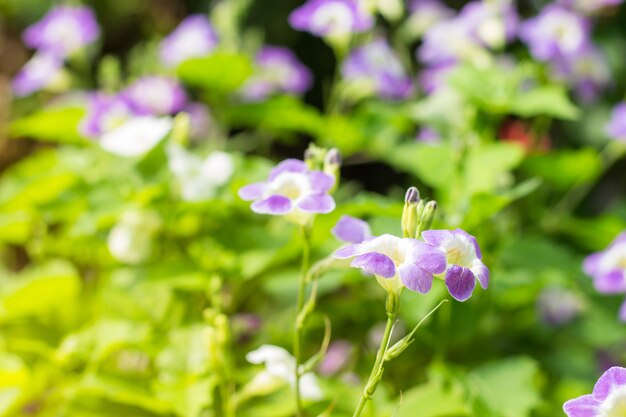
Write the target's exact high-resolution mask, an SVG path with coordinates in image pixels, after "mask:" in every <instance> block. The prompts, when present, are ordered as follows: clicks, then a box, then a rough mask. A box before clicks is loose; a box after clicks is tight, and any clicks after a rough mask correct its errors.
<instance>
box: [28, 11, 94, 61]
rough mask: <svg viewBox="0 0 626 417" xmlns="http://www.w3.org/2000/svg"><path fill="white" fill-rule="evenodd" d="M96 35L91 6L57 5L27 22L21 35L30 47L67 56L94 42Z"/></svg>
mask: <svg viewBox="0 0 626 417" xmlns="http://www.w3.org/2000/svg"><path fill="white" fill-rule="evenodd" d="M98 36H100V28H99V26H98V22H97V21H96V17H95V15H94V13H93V11H92V10H91V9H90V8H88V7H84V6H81V7H73V6H57V7H55V8H53V9H52V10H50V11H49V12H48V13H47V14H46V15H45V16H44V17H43V19H41V20H40V21H39V22H37V23H35V24H34V25H32V26H29V27H28V28H27V29H26V31H24V34H23V35H22V38H23V40H24V43H25V44H26V45H27V46H29V47H31V48H33V49H40V50H43V51H46V52H49V53H53V54H56V55H59V56H66V55H69V54H71V53H72V52H75V51H77V50H78V49H80V48H82V47H84V46H85V45H88V44H90V43H92V42H94V41H95V40H96V39H98Z"/></svg>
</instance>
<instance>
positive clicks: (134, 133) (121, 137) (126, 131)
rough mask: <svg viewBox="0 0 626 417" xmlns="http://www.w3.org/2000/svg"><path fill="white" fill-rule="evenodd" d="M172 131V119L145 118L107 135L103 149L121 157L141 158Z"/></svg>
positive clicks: (103, 140)
mask: <svg viewBox="0 0 626 417" xmlns="http://www.w3.org/2000/svg"><path fill="white" fill-rule="evenodd" d="M171 129H172V119H170V118H165V117H164V118H157V117H152V116H143V117H137V118H134V119H131V120H129V121H127V122H126V123H124V124H123V125H121V126H120V127H118V128H116V129H114V130H112V131H111V132H108V133H105V134H104V135H103V136H102V138H101V139H100V145H101V146H102V148H103V149H105V150H107V151H109V152H111V153H114V154H116V155H120V156H140V155H143V154H145V153H147V152H148V151H150V150H151V149H152V148H154V147H155V146H156V145H157V144H158V143H159V142H160V141H161V140H162V139H163V138H164V137H165V135H167V134H168V133H169V131H170V130H171Z"/></svg>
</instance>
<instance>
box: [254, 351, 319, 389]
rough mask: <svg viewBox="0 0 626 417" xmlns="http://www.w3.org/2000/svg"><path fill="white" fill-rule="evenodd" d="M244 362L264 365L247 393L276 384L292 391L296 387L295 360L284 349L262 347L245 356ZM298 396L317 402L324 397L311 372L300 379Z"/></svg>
mask: <svg viewBox="0 0 626 417" xmlns="http://www.w3.org/2000/svg"><path fill="white" fill-rule="evenodd" d="M246 360H247V361H248V362H250V363H252V364H255V365H261V364H265V369H264V370H263V371H261V372H260V373H259V374H257V375H256V377H255V378H254V380H253V381H252V382H251V383H250V386H248V387H247V390H248V391H249V392H254V391H257V389H255V388H256V387H258V390H267V388H268V386H269V387H271V386H272V385H275V384H276V382H278V383H279V384H280V383H283V384H284V383H285V382H286V383H288V384H289V385H290V386H291V388H292V389H295V386H296V377H295V375H296V359H295V358H294V357H293V356H291V354H289V352H287V351H286V350H285V349H283V348H281V347H280V346H275V345H262V346H261V347H259V348H258V349H257V350H253V351H252V352H249V353H248V354H247V355H246ZM300 396H301V397H302V398H303V399H305V400H310V401H318V400H321V399H322V398H323V397H324V394H323V392H322V389H321V388H320V386H319V383H318V381H317V377H316V376H315V374H314V373H313V372H306V373H304V374H303V375H302V376H301V377H300Z"/></svg>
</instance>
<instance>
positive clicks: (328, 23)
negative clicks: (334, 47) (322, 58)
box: [311, 2, 352, 35]
mask: <svg viewBox="0 0 626 417" xmlns="http://www.w3.org/2000/svg"><path fill="white" fill-rule="evenodd" d="M311 23H312V26H313V27H314V28H316V29H317V30H320V31H324V32H328V34H330V35H340V34H344V33H347V32H349V31H350V28H351V26H352V13H351V11H350V9H349V8H348V6H346V5H345V4H342V3H337V2H335V3H331V4H327V5H326V6H324V7H320V8H319V9H317V10H316V11H315V13H314V14H313V17H312V19H311Z"/></svg>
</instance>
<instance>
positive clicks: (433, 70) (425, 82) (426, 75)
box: [418, 60, 457, 94]
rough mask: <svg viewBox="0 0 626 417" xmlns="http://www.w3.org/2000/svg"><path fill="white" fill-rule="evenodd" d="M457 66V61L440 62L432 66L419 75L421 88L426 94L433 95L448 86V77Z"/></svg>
mask: <svg viewBox="0 0 626 417" xmlns="http://www.w3.org/2000/svg"><path fill="white" fill-rule="evenodd" d="M456 66H457V62H456V61H455V60H448V61H440V62H437V63H436V64H434V65H430V66H428V67H426V68H424V69H422V71H421V72H420V74H419V77H418V81H419V84H420V87H422V90H424V92H425V93H426V94H432V93H434V92H435V91H436V90H438V89H439V88H440V87H442V86H444V85H445V84H446V77H447V75H448V74H449V73H450V71H452V70H453V69H454V68H455V67H456Z"/></svg>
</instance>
